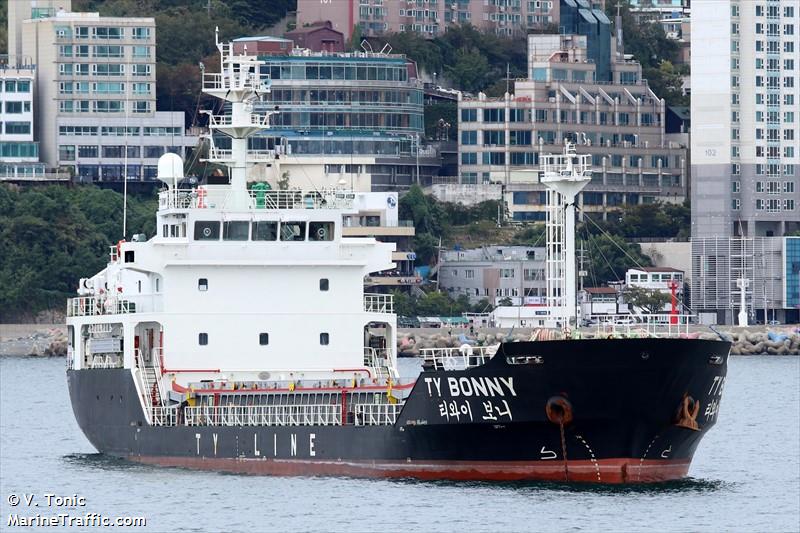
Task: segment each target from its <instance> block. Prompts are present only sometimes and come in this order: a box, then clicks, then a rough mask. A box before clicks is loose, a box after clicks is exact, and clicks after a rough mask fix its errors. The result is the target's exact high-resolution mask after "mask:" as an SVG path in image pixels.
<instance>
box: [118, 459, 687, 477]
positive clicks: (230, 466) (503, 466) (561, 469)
mask: <svg viewBox="0 0 800 533" xmlns="http://www.w3.org/2000/svg"><path fill="white" fill-rule="evenodd" d="M128 458H129V459H130V460H132V461H137V462H140V463H145V464H153V465H159V466H172V467H182V468H192V469H199V470H215V471H223V472H234V473H240V474H256V475H272V476H347V477H369V478H417V479H425V480H454V481H520V480H526V481H575V482H591V483H656V482H661V481H671V480H677V479H682V478H684V477H686V475H687V473H688V472H689V464H690V461H689V460H653V459H647V460H641V459H625V458H622V459H600V460H597V461H588V460H580V461H568V463H567V465H566V469H565V465H564V462H563V461H556V460H553V461H508V462H490V461H437V462H416V461H409V462H397V461H396V462H377V461H311V460H300V459H266V458H265V459H244V458H240V459H230V458H213V457H167V456H163V457H162V456H129V457H128Z"/></svg>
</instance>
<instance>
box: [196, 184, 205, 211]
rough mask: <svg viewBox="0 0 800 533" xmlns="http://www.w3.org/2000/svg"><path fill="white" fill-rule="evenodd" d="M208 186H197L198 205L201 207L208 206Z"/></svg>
mask: <svg viewBox="0 0 800 533" xmlns="http://www.w3.org/2000/svg"><path fill="white" fill-rule="evenodd" d="M206 193H207V191H206V188H205V187H202V186H201V187H198V188H197V207H198V208H199V209H205V207H206Z"/></svg>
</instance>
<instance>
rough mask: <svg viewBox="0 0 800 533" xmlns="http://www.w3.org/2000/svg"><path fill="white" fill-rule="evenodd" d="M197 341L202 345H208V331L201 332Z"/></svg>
mask: <svg viewBox="0 0 800 533" xmlns="http://www.w3.org/2000/svg"><path fill="white" fill-rule="evenodd" d="M197 342H198V343H200V346H207V345H208V333H200V334H199V335H198V336H197Z"/></svg>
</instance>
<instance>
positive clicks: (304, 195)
mask: <svg viewBox="0 0 800 533" xmlns="http://www.w3.org/2000/svg"><path fill="white" fill-rule="evenodd" d="M354 198H355V195H354V194H353V193H352V192H350V191H342V190H336V189H322V190H320V191H303V190H299V189H295V190H273V191H258V190H251V191H250V199H251V204H252V205H251V207H252V208H253V209H349V208H351V207H352V206H353V200H354Z"/></svg>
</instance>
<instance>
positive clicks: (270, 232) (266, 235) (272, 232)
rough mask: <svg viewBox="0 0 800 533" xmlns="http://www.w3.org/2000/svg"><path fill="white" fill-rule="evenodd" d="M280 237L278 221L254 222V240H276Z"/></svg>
mask: <svg viewBox="0 0 800 533" xmlns="http://www.w3.org/2000/svg"><path fill="white" fill-rule="evenodd" d="M277 239H278V223H277V222H265V221H262V222H253V240H254V241H275V240H277Z"/></svg>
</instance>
